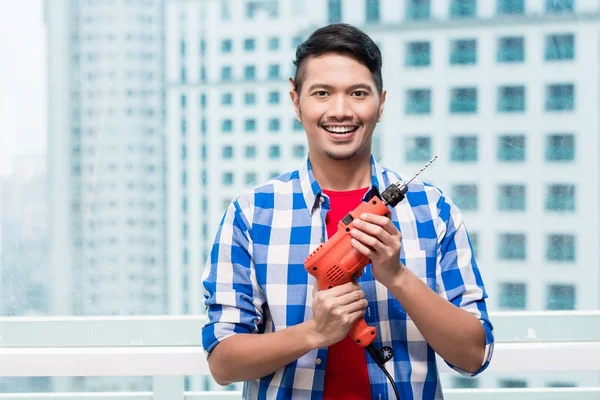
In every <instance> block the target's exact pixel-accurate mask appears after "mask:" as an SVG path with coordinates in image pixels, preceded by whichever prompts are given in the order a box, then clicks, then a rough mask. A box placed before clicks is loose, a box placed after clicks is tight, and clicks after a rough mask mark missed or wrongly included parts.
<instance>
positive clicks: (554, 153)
mask: <svg viewBox="0 0 600 400" xmlns="http://www.w3.org/2000/svg"><path fill="white" fill-rule="evenodd" d="M574 159H575V135H573V134H570V133H562V134H561V133H553V134H550V135H548V136H546V161H573V160H574Z"/></svg>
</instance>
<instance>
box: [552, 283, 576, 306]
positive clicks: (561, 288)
mask: <svg viewBox="0 0 600 400" xmlns="http://www.w3.org/2000/svg"><path fill="white" fill-rule="evenodd" d="M575 296H576V289H575V285H570V284H550V285H548V286H547V288H546V309H547V310H574V309H575Z"/></svg>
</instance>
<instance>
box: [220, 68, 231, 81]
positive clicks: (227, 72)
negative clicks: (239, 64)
mask: <svg viewBox="0 0 600 400" xmlns="http://www.w3.org/2000/svg"><path fill="white" fill-rule="evenodd" d="M231 78H232V73H231V67H230V66H225V67H221V80H222V81H230V80H231Z"/></svg>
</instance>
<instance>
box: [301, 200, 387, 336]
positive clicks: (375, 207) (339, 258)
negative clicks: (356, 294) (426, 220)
mask: <svg viewBox="0 0 600 400" xmlns="http://www.w3.org/2000/svg"><path fill="white" fill-rule="evenodd" d="M363 213H369V214H376V215H384V216H386V217H389V216H390V210H389V209H388V207H387V206H386V205H385V203H384V202H383V201H381V200H380V199H379V198H378V197H376V196H375V197H373V198H372V199H371V200H369V201H368V202H362V203H361V204H360V205H359V206H358V207H356V208H355V209H354V210H353V211H351V212H350V213H348V214H347V215H346V216H345V217H344V218H343V219H342V220H341V221H340V222H339V223H338V229H337V232H336V233H335V234H334V235H333V236H332V237H331V238H329V239H328V240H327V241H326V242H325V243H323V244H321V245H320V246H319V247H318V248H317V249H315V250H314V251H313V252H312V253H311V254H310V255H309V256H308V257H307V258H306V260H305V261H304V268H306V270H307V271H308V273H309V274H311V275H313V276H314V277H315V279H316V281H317V285H318V286H319V290H326V289H330V288H332V287H334V286H339V285H343V284H345V283H348V282H350V281H356V280H358V278H360V276H361V275H362V270H363V268H364V267H365V266H367V265H368V264H369V263H370V259H369V257H367V256H365V255H363V254H362V253H360V252H359V251H358V250H356V249H355V248H354V247H352V244H351V243H350V240H351V239H352V236H351V235H350V230H351V229H352V228H353V223H352V221H353V220H354V219H356V218H360V215H361V214H363ZM376 333H377V329H376V328H375V327H372V326H368V325H367V323H366V322H365V320H364V318H361V319H359V320H358V321H356V322H355V323H354V325H353V326H352V328H351V329H350V331H349V332H348V336H350V338H351V339H352V340H353V341H354V342H355V343H357V344H358V345H360V346H362V347H366V346H368V345H370V344H371V343H372V342H373V340H374V339H375V335H376Z"/></svg>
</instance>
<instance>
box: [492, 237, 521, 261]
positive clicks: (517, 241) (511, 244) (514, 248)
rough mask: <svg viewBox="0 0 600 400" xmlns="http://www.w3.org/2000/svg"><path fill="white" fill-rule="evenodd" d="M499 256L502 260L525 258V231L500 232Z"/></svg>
mask: <svg viewBox="0 0 600 400" xmlns="http://www.w3.org/2000/svg"><path fill="white" fill-rule="evenodd" d="M499 239H500V240H499V243H498V258H499V259H500V260H525V258H526V247H527V246H526V236H525V234H523V233H503V234H500V238H499Z"/></svg>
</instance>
